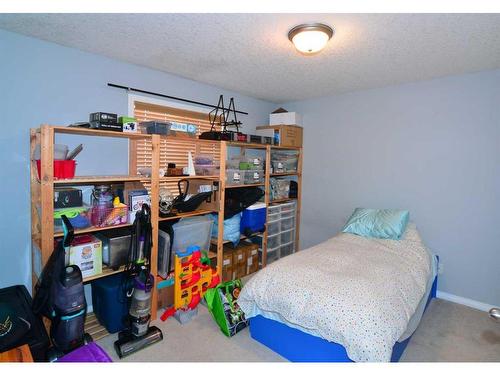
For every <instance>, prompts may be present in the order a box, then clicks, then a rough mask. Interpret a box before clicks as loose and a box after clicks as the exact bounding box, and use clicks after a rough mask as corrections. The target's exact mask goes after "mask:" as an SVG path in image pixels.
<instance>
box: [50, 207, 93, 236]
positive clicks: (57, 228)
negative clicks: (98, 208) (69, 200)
mask: <svg viewBox="0 0 500 375" xmlns="http://www.w3.org/2000/svg"><path fill="white" fill-rule="evenodd" d="M62 215H66V217H67V218H68V219H69V222H70V223H71V225H72V226H73V228H74V229H85V228H88V227H90V226H91V225H92V223H91V220H90V207H89V206H82V207H71V208H60V209H56V210H54V232H62V230H63V228H62V219H61V216H62Z"/></svg>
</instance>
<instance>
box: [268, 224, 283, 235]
mask: <svg viewBox="0 0 500 375" xmlns="http://www.w3.org/2000/svg"><path fill="white" fill-rule="evenodd" d="M280 231H281V221H280V220H276V221H268V222H267V235H268V236H272V235H275V234H278V233H279V232H280Z"/></svg>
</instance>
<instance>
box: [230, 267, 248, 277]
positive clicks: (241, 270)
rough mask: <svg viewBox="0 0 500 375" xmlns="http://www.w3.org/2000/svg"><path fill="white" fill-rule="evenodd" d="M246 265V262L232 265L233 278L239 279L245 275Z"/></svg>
mask: <svg viewBox="0 0 500 375" xmlns="http://www.w3.org/2000/svg"><path fill="white" fill-rule="evenodd" d="M246 272H247V267H246V264H240V265H237V266H235V267H234V269H233V280H236V279H241V278H242V277H245V276H246V275H247V273H246Z"/></svg>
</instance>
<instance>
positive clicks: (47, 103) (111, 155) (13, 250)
mask: <svg viewBox="0 0 500 375" xmlns="http://www.w3.org/2000/svg"><path fill="white" fill-rule="evenodd" d="M186 48H189V46H186ZM0 56H1V58H0V103H1V104H0V106H1V108H2V110H1V114H2V115H1V119H2V120H1V123H2V125H1V132H0V157H1V159H0V160H1V161H2V166H1V168H0V178H1V181H0V198H1V206H2V210H1V213H2V214H1V215H0V228H1V231H2V232H1V237H0V288H1V287H5V286H8V285H12V284H25V285H27V286H28V288H29V287H30V285H31V262H30V246H31V245H30V192H29V160H30V156H29V129H30V128H33V127H37V126H39V125H40V124H41V123H48V124H58V125H59V124H60V125H66V124H69V123H72V122H75V121H86V120H88V115H89V113H91V112H96V111H105V112H106V111H107V112H114V113H119V114H127V112H128V99H127V93H126V92H125V91H122V90H118V89H113V88H109V87H107V86H106V84H107V83H108V82H113V83H118V84H124V85H126V86H131V87H138V88H143V89H145V90H150V91H156V92H162V93H167V94H169V95H173V96H179V97H186V98H189V99H193V100H198V101H202V102H208V103H217V100H218V97H219V94H224V96H225V97H226V98H227V99H229V98H230V97H231V96H234V98H235V102H236V105H237V107H238V109H241V110H243V111H246V112H249V114H250V115H249V116H243V115H241V120H242V121H243V122H244V125H245V128H244V130H246V131H249V130H251V129H253V128H254V127H255V126H256V125H261V124H266V123H267V121H268V118H269V117H268V114H269V113H270V112H271V111H272V110H274V109H275V108H276V105H274V104H272V103H269V102H265V101H260V100H256V99H253V98H250V97H246V96H243V95H239V94H237V93H233V92H228V91H226V90H222V89H220V88H217V87H213V86H208V85H204V84H201V83H198V82H194V81H190V80H187V79H183V78H180V77H177V76H174V75H170V74H165V73H161V72H158V71H154V70H151V69H146V68H143V67H139V66H136V65H131V64H126V63H122V62H118V61H116V60H112V59H108V58H105V57H101V56H97V55H93V54H89V53H85V52H82V51H78V50H75V49H71V48H66V47H62V46H59V45H56V44H53V43H47V42H44V41H41V40H37V39H33V38H28V37H24V36H21V35H18V34H14V33H10V32H6V31H2V30H0ZM202 110H205V108H203V109H202ZM88 139H89V140H88V141H86V142H85V149H84V151H83V153H82V154H81V156H79V157H78V163H79V165H78V173H79V174H83V175H84V174H106V173H115V174H122V173H126V172H127V163H128V161H127V160H128V156H127V155H128V154H127V152H128V151H127V150H128V149H127V145H126V141H124V140H110V139H96V138H93V139H92V138H88ZM56 141H57V140H56ZM81 141H82V140H81V138H78V137H65V138H64V143H69V144H70V145H76V144H78V143H80V142H81Z"/></svg>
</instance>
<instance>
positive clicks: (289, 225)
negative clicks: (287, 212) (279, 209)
mask: <svg viewBox="0 0 500 375" xmlns="http://www.w3.org/2000/svg"><path fill="white" fill-rule="evenodd" d="M290 229H295V216H292V217H288V218H284V219H281V230H282V231H287V230H290Z"/></svg>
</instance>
